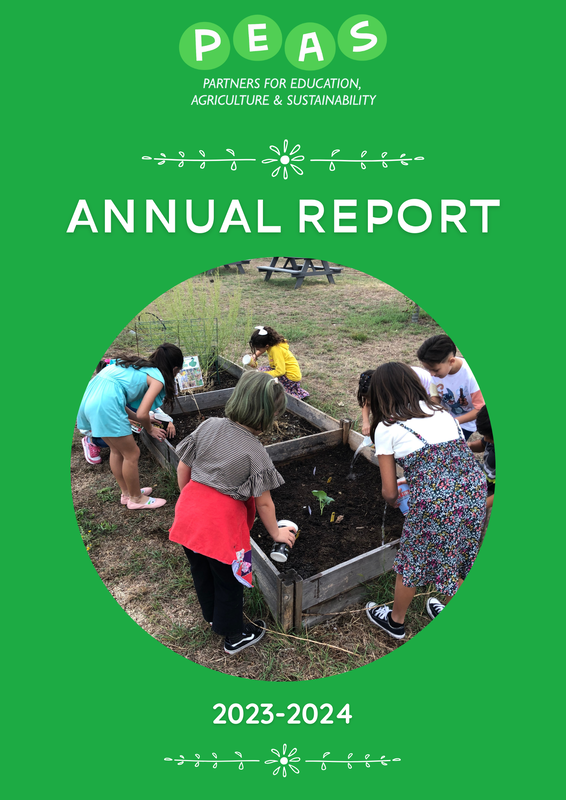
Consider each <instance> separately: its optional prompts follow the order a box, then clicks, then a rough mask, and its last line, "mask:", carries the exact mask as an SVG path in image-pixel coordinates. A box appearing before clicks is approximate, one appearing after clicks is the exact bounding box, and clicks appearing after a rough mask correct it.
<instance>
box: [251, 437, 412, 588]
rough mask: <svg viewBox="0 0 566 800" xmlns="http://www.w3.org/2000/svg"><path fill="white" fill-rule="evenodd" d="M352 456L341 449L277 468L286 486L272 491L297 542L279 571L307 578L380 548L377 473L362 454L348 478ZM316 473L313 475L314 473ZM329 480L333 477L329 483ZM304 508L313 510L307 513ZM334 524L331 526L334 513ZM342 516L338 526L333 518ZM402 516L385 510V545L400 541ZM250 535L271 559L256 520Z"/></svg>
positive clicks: (268, 540) (380, 504)
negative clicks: (324, 499)
mask: <svg viewBox="0 0 566 800" xmlns="http://www.w3.org/2000/svg"><path fill="white" fill-rule="evenodd" d="M352 456H353V453H352V451H351V450H350V448H349V447H343V446H339V447H336V448H332V449H331V450H327V451H325V452H323V453H318V454H317V455H314V456H309V457H308V458H303V459H300V460H297V461H291V462H289V463H287V464H277V465H276V466H277V469H278V470H279V472H280V473H281V474H282V475H283V477H284V478H285V485H284V486H281V487H280V488H279V489H276V490H274V491H273V493H272V497H273V501H274V503H275V508H276V513H277V518H278V519H290V520H292V521H293V522H295V523H296V524H297V525H298V526H299V533H300V535H299V538H298V540H297V542H296V544H295V546H294V548H293V549H292V551H291V554H290V556H289V559H288V560H287V562H286V563H284V564H275V566H276V567H277V569H279V571H283V572H284V571H285V570H286V569H295V570H296V571H297V572H298V573H299V575H301V577H303V578H310V577H311V576H312V575H316V573H318V572H322V571H323V570H325V569H328V568H329V567H334V566H336V565H337V564H341V563H342V562H343V561H348V560H349V559H351V558H355V557H356V556H359V555H361V554H362V553H367V552H368V550H374V549H375V548H376V547H380V546H381V523H382V518H383V508H384V505H385V502H384V500H383V498H382V496H381V477H380V472H379V469H378V468H377V467H376V466H375V465H373V464H371V463H370V462H369V461H367V460H366V459H365V458H364V457H363V456H360V457H358V459H357V460H356V464H355V466H354V474H355V476H356V478H355V480H347V478H346V476H347V475H348V473H349V471H350V463H351V460H352ZM315 468H316V472H315V474H314V475H313V470H315ZM329 478H330V479H331V480H330V482H329ZM313 489H314V490H320V489H322V490H323V491H325V492H326V493H327V494H328V495H329V496H330V497H332V498H334V502H333V503H330V504H329V505H327V506H326V507H325V508H324V510H323V512H322V514H321V513H320V504H319V501H318V498H317V497H315V495H313V494H312V492H313ZM308 506H310V508H311V512H312V513H310V514H309V510H308ZM333 512H334V514H335V521H334V522H330V518H331V515H332V513H333ZM340 516H342V517H343V519H342V520H341V521H340V522H337V521H336V520H337V519H338V518H339V517H340ZM403 519H404V518H403V515H402V513H401V512H400V511H399V510H398V509H395V508H392V507H391V506H388V508H387V513H386V516H385V541H386V542H390V541H393V540H394V539H399V538H400V536H401V529H402V528H403ZM252 536H253V538H254V539H255V541H256V542H257V544H258V545H259V546H260V547H261V549H262V550H263V551H264V553H266V554H267V555H268V556H269V553H270V552H271V548H272V546H273V539H272V538H271V536H270V535H269V534H268V533H267V531H266V530H265V528H264V527H263V525H262V524H261V522H260V521H259V520H258V521H257V522H256V523H255V525H254V527H253V529H252Z"/></svg>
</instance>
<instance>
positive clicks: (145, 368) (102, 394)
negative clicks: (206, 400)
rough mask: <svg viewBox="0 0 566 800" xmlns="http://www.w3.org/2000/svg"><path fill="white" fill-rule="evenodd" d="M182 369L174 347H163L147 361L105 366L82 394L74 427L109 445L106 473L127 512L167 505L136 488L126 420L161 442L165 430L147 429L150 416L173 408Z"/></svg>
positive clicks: (136, 454) (133, 451)
mask: <svg viewBox="0 0 566 800" xmlns="http://www.w3.org/2000/svg"><path fill="white" fill-rule="evenodd" d="M182 366H183V354H182V352H181V351H180V350H179V348H178V347H177V346H176V345H174V344H162V345H160V346H159V347H158V348H157V350H156V351H155V352H154V353H152V355H150V356H149V358H148V359H144V358H135V357H132V358H123V359H119V360H118V362H117V363H116V364H110V365H109V366H107V367H106V368H105V369H103V370H102V371H101V372H99V373H98V375H95V377H94V378H93V379H92V380H91V382H90V383H89V385H88V386H87V389H86V392H85V393H84V397H83V399H82V402H81V405H80V408H79V413H78V416H77V426H78V427H79V429H81V430H90V431H91V434H92V436H93V437H98V438H101V439H104V441H105V442H106V443H107V444H108V446H109V448H110V469H111V470H112V474H113V475H114V477H115V478H116V480H117V481H118V484H119V486H120V489H121V490H122V497H121V503H122V505H127V506H128V508H129V509H155V508H160V507H161V506H164V505H165V503H166V501H165V500H162V499H160V498H157V497H149V495H150V494H151V487H146V488H143V489H141V488H140V478H139V472H138V461H139V456H140V451H139V448H138V446H137V444H136V443H135V441H134V437H133V435H132V429H131V427H130V420H134V421H135V422H138V423H139V424H140V425H142V426H143V428H144V429H145V430H146V432H147V433H148V434H149V436H152V437H153V438H154V439H163V438H165V436H166V433H165V431H164V430H163V429H162V428H157V427H155V426H154V425H152V423H151V419H150V416H149V412H150V411H152V410H155V409H156V408H159V407H160V406H161V405H163V404H166V405H168V406H169V407H170V408H171V407H172V406H173V402H174V400H175V376H176V375H177V373H178V372H179V370H180V369H181V367H182ZM127 406H130V408H127ZM131 407H137V411H132V408H131Z"/></svg>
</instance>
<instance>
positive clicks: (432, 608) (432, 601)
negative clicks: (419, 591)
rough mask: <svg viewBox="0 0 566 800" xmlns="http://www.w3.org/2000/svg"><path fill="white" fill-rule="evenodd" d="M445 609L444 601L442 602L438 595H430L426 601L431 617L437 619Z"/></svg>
mask: <svg viewBox="0 0 566 800" xmlns="http://www.w3.org/2000/svg"><path fill="white" fill-rule="evenodd" d="M443 609H444V603H441V602H440V600H437V599H436V597H429V598H428V600H427V601H426V610H427V614H428V615H429V617H430V618H431V619H436V618H437V616H438V615H439V614H440V612H441V611H442V610H443Z"/></svg>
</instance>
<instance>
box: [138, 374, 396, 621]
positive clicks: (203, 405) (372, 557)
mask: <svg viewBox="0 0 566 800" xmlns="http://www.w3.org/2000/svg"><path fill="white" fill-rule="evenodd" d="M220 366H221V367H222V368H223V369H225V370H227V371H229V372H231V373H232V374H234V375H238V374H241V373H242V371H243V370H242V369H241V368H240V367H239V366H238V365H236V364H233V363H232V362H228V361H226V360H225V359H222V361H221V364H220ZM232 391H233V389H222V390H220V391H215V392H202V393H200V394H199V395H198V398H197V403H198V407H199V409H201V410H204V409H207V408H208V409H211V408H218V407H220V406H224V405H225V404H226V402H227V400H228V398H229V397H230V394H231V393H232ZM287 400H288V410H289V411H291V412H292V413H293V414H295V415H296V416H297V417H299V418H300V419H303V420H305V421H307V422H309V423H310V424H311V425H312V426H314V427H315V428H316V429H318V431H319V432H318V433H314V434H312V435H309V436H302V437H301V438H298V439H292V440H290V441H283V442H278V443H277V444H271V445H267V447H266V449H267V451H268V453H269V455H270V457H271V459H272V461H273V463H274V464H283V463H284V462H294V461H296V460H297V459H301V458H304V457H305V456H312V455H313V454H320V455H321V456H322V454H323V453H324V451H328V450H330V449H334V448H337V447H341V445H342V444H347V445H348V446H349V448H350V450H351V451H352V453H353V452H354V451H355V450H356V449H357V448H358V446H359V445H360V444H361V442H362V439H363V437H362V436H361V435H360V434H359V433H356V432H355V431H352V430H350V426H349V422H348V421H347V420H342V421H341V422H339V421H338V420H336V419H333V418H332V417H330V416H329V415H327V414H324V413H323V412H322V411H319V410H318V409H316V408H313V407H312V406H310V405H308V403H305V402H303V401H301V400H296V399H295V398H293V397H290V396H289V397H288V398H287ZM181 404H182V408H183V411H184V412H191V411H195V410H196V406H195V403H194V401H193V400H192V398H191V397H183V398H181ZM141 438H142V441H143V442H144V444H145V446H146V447H147V448H148V450H149V451H150V452H151V453H152V454H153V455H154V456H155V458H156V459H157V461H158V462H159V463H160V464H161V465H162V466H164V467H167V468H170V469H175V470H176V469H177V464H178V461H179V459H178V456H177V453H176V451H175V449H174V447H173V446H172V445H171V444H170V443H169V442H168V441H166V440H164V441H162V442H159V441H157V440H156V439H153V438H151V437H149V436H147V434H146V433H145V431H142V434H141ZM359 458H364V459H366V460H367V461H368V462H369V463H370V464H372V465H373V468H375V470H376V486H377V484H378V481H379V473H378V471H377V470H378V469H379V468H378V465H377V459H376V458H375V456H374V455H373V452H372V451H371V450H370V449H369V448H367V447H366V448H364V449H363V450H362V451H361V454H360V456H359ZM329 493H330V490H329ZM315 503H316V501H314V502H313V511H315V509H314V505H315ZM276 506H277V499H276ZM330 509H331V507H330ZM285 513H287V512H285ZM316 513H318V510H316ZM326 513H328V515H330V513H331V510H330V511H328V512H326ZM295 521H297V522H298V523H299V525H300V521H299V520H295ZM257 524H259V523H256V525H257ZM380 526H381V520H378V522H377V527H376V532H375V540H376V541H379V540H380V539H381V527H380ZM333 527H334V526H333ZM251 542H252V558H253V570H254V583H256V584H257V586H258V587H259V589H260V590H261V592H262V594H263V596H264V598H265V600H266V602H267V604H268V606H269V608H270V610H271V612H272V614H273V616H274V618H275V620H276V621H277V622H278V623H279V624H280V625H281V627H282V628H283V630H285V631H286V630H289V629H290V628H300V627H301V626H303V627H310V626H312V625H315V624H317V623H319V622H322V621H324V620H325V619H327V617H326V616H325V615H326V614H329V613H332V612H336V611H341V610H343V609H344V608H346V606H348V605H350V604H352V603H356V602H358V601H359V600H361V599H362V597H363V596H364V593H365V586H364V584H366V583H367V582H369V581H372V580H373V579H375V578H376V577H377V576H379V575H381V574H382V573H384V572H386V571H387V570H389V569H391V567H392V565H393V561H394V559H395V556H396V553H397V550H398V547H399V539H395V540H394V541H391V542H389V543H386V544H385V545H383V546H381V547H376V548H374V549H372V550H370V551H369V552H366V553H362V554H361V555H358V556H356V557H354V558H351V559H349V560H347V561H343V562H342V563H340V564H337V565H335V566H332V567H330V568H328V569H325V570H323V571H321V572H318V573H317V574H314V575H312V576H310V577H308V578H303V577H302V576H301V575H299V574H298V572H297V571H296V570H294V569H285V564H283V565H281V566H282V568H283V569H282V571H280V570H279V569H278V568H277V566H276V564H275V563H274V562H273V561H272V560H271V559H270V558H269V557H268V555H266V553H264V552H263V550H262V549H261V548H260V547H259V546H258V544H257V543H256V542H255V541H254V539H253V538H252V540H251ZM297 547H300V538H299V542H298V544H297Z"/></svg>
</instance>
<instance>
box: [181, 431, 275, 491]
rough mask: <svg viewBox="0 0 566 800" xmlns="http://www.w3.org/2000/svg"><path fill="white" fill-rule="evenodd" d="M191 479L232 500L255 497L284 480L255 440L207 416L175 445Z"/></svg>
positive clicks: (243, 432) (245, 433) (250, 435)
mask: <svg viewBox="0 0 566 800" xmlns="http://www.w3.org/2000/svg"><path fill="white" fill-rule="evenodd" d="M177 453H178V454H179V458H180V459H181V461H182V462H183V463H184V464H186V465H187V466H188V467H190V468H191V480H193V481H196V482H197V483H202V484H204V485H205V486H210V487H212V488H213V489H216V490H217V491H218V492H221V493H222V494H227V495H229V496H230V497H233V498H234V500H247V499H248V498H249V497H259V496H260V495H261V494H263V492H265V491H268V490H271V489H277V487H278V486H282V485H283V484H284V483H285V481H284V480H283V477H282V476H281V475H280V474H279V472H277V470H276V469H275V467H274V466H273V462H272V460H271V459H270V457H269V455H268V453H267V450H266V449H265V447H264V446H263V445H262V444H261V442H260V441H259V440H258V438H257V437H256V436H255V435H254V434H253V433H251V431H248V430H247V429H246V428H243V427H242V426H241V425H238V423H236V422H232V420H230V419H224V418H220V417H210V418H209V419H207V420H205V421H204V422H203V423H201V424H200V425H199V426H198V428H197V429H196V431H193V433H191V434H190V435H189V436H187V437H186V438H185V439H183V441H182V442H181V443H180V444H179V445H177Z"/></svg>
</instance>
